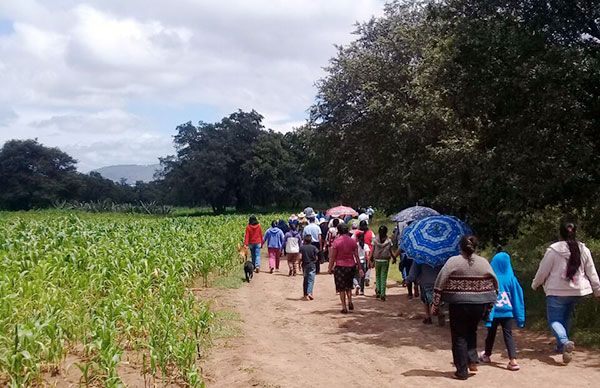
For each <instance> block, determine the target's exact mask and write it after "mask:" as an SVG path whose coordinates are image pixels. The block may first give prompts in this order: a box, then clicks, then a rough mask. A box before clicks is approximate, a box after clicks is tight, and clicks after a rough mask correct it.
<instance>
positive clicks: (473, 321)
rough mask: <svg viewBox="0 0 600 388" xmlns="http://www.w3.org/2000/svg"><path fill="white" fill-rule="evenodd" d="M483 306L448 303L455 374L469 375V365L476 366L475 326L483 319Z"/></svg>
mask: <svg viewBox="0 0 600 388" xmlns="http://www.w3.org/2000/svg"><path fill="white" fill-rule="evenodd" d="M484 311H485V305H483V304H457V303H450V305H449V312H450V314H449V315H450V333H451V335H452V358H453V359H454V366H455V367H456V374H457V375H459V376H461V377H466V376H468V375H469V371H468V366H469V364H476V363H477V361H478V357H477V324H478V323H479V321H481V319H482V318H483V313H484Z"/></svg>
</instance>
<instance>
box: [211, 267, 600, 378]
mask: <svg viewBox="0 0 600 388" xmlns="http://www.w3.org/2000/svg"><path fill="white" fill-rule="evenodd" d="M263 263H264V262H263ZM281 264H282V265H281V272H279V273H277V272H275V273H274V274H272V275H271V274H268V273H263V272H261V273H260V274H257V275H256V276H255V277H254V280H253V281H252V283H250V284H249V285H244V286H242V287H241V288H240V289H237V290H229V291H227V292H225V294H223V295H222V296H221V297H220V299H219V300H218V301H217V302H218V304H220V305H222V306H226V307H228V308H232V309H235V310H236V311H237V312H239V314H240V316H241V319H242V322H241V323H240V325H241V331H242V335H241V336H240V337H236V338H230V339H227V340H224V341H221V343H218V344H217V346H215V348H214V350H213V351H212V354H211V356H210V359H209V360H208V361H207V363H206V365H204V372H205V375H206V379H207V384H208V386H209V387H250V386H257V387H303V388H304V387H325V386H326V387H329V388H331V387H351V386H361V385H366V384H369V386H373V387H392V386H395V387H398V386H409V385H410V386H415V387H422V386H430V387H431V386H435V387H437V386H444V387H447V386H461V387H465V386H469V387H470V386H479V387H481V386H486V387H508V386H517V387H524V386H529V387H534V385H535V384H542V386H543V385H546V383H548V382H552V383H553V385H555V386H561V385H562V386H567V387H572V386H577V387H592V386H595V387H597V386H598V384H599V383H598V382H599V381H600V354H598V353H595V352H589V351H577V352H576V353H575V357H574V361H573V362H572V363H571V364H570V365H568V366H563V365H562V364H561V363H560V356H555V355H551V354H550V353H549V350H550V349H551V345H550V338H548V337H546V336H540V335H537V334H534V333H532V332H528V331H523V330H519V331H516V332H515V333H514V335H515V338H516V341H517V346H518V349H519V357H520V365H521V368H522V370H521V371H519V372H510V371H507V370H506V369H505V366H506V363H507V362H508V360H507V359H506V357H505V356H504V353H505V352H506V351H505V347H504V343H503V341H502V335H501V332H500V331H499V333H498V338H497V341H496V346H495V349H494V354H493V356H492V361H495V362H496V363H493V364H492V365H484V366H480V367H479V372H478V373H477V374H476V375H475V376H473V377H472V378H470V379H469V380H468V381H466V382H462V381H456V380H453V379H452V378H451V376H452V373H453V371H454V369H453V366H452V364H451V360H452V355H451V352H450V333H449V329H448V328H447V327H444V328H440V327H437V326H427V327H425V326H424V325H423V324H422V323H421V319H422V318H421V315H420V313H421V304H420V301H418V300H417V299H414V300H408V298H407V295H406V289H405V288H402V287H399V286H398V285H393V284H391V283H389V284H388V299H387V301H386V302H381V301H379V300H377V299H375V298H374V296H373V294H374V291H373V287H372V286H371V287H370V288H368V289H367V290H366V294H367V296H362V297H358V298H356V300H355V306H356V311H355V312H353V313H351V314H348V315H342V314H340V312H339V310H340V304H339V299H338V296H337V295H336V294H335V291H334V285H333V277H332V276H330V275H326V274H321V275H317V279H316V285H315V300H314V301H302V300H300V297H301V296H302V277H301V276H297V277H292V278H289V277H287V263H286V262H285V261H282V263H281ZM263 269H264V268H263ZM483 336H484V330H480V331H479V344H480V347H481V344H482V341H483V338H482V337H483Z"/></svg>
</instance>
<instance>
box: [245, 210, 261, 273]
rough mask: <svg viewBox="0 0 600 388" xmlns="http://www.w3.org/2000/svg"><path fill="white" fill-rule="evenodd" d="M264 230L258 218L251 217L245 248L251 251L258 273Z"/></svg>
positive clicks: (247, 227)
mask: <svg viewBox="0 0 600 388" xmlns="http://www.w3.org/2000/svg"><path fill="white" fill-rule="evenodd" d="M262 237H263V236H262V229H261V228H260V224H259V223H258V220H257V219H256V216H250V219H249V220H248V225H247V226H246V234H245V236H244V246H246V248H248V249H250V255H251V256H252V264H254V268H255V270H256V272H257V273H258V272H260V244H262Z"/></svg>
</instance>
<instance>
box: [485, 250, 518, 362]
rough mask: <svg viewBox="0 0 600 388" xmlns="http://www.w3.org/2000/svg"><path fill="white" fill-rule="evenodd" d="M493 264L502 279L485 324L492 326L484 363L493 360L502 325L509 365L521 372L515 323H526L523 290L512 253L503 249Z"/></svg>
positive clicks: (487, 340) (497, 254)
mask: <svg viewBox="0 0 600 388" xmlns="http://www.w3.org/2000/svg"><path fill="white" fill-rule="evenodd" d="M490 264H491V266H492V269H493V270H494V273H495V274H496V278H497V279H498V298H497V300H496V304H495V305H494V308H493V309H492V311H491V312H490V315H489V317H488V320H487V322H486V324H485V325H486V327H487V328H488V332H487V337H486V339H485V351H484V352H483V353H482V354H481V355H480V356H479V360H480V361H481V362H484V363H490V362H492V361H491V356H492V349H493V348H494V341H495V340H496V332H497V331H498V326H502V334H503V336H504V344H505V345H506V350H507V351H508V358H509V360H510V361H509V362H508V365H507V366H506V368H507V369H508V370H511V371H517V370H519V369H520V367H519V364H518V363H517V350H516V346H515V341H514V339H513V336H512V326H513V323H514V321H515V320H516V321H517V325H518V326H519V327H524V326H525V301H524V299H523V289H522V288H521V285H520V284H519V280H517V277H516V276H515V273H514V271H513V268H512V265H511V263H510V256H509V254H508V253H506V252H502V250H501V249H499V250H498V253H496V255H495V256H494V257H493V258H492V262H491V263H490Z"/></svg>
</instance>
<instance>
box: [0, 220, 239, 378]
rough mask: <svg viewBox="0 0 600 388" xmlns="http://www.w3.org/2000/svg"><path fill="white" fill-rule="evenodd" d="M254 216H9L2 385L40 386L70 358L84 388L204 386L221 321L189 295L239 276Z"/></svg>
mask: <svg viewBox="0 0 600 388" xmlns="http://www.w3.org/2000/svg"><path fill="white" fill-rule="evenodd" d="M244 223H245V217H242V216H218V217H199V218H157V217H144V216H133V215H102V214H98V215H90V214H85V213H80V214H66V213H59V214H56V213H0V295H1V296H2V297H1V298H0V384H1V385H10V386H12V387H22V386H30V385H36V384H40V383H41V382H42V381H43V380H42V379H43V376H44V375H46V374H50V375H52V374H57V373H60V365H61V363H62V362H63V361H64V359H65V357H66V356H67V355H68V354H71V355H73V354H75V355H76V356H77V357H78V359H79V360H80V362H78V363H77V367H78V368H79V369H80V371H81V381H80V383H81V384H83V385H92V386H107V387H113V386H120V385H122V381H121V379H120V377H119V375H118V370H117V369H118V366H119V364H120V363H121V362H122V358H123V357H124V354H127V356H128V359H129V358H130V356H131V357H133V358H134V359H135V360H137V361H136V362H137V363H138V364H139V365H140V369H141V371H142V372H141V373H143V374H144V381H150V382H153V383H156V384H165V383H181V384H185V385H187V386H202V379H201V376H200V372H199V370H198V367H197V360H198V358H199V357H201V356H202V355H203V349H205V348H206V345H207V341H209V338H210V337H209V331H210V327H211V320H212V319H213V313H212V312H211V311H210V309H209V307H208V305H207V304H206V303H203V302H199V301H198V300H197V299H196V298H195V297H194V296H193V295H192V294H191V293H190V292H187V291H186V287H187V286H189V285H190V284H191V283H192V281H193V280H194V279H196V278H203V279H204V282H205V283H206V282H207V281H208V279H209V275H210V274H211V273H215V272H223V271H229V270H230V269H231V268H233V267H234V266H237V264H238V259H237V257H236V251H235V248H236V245H237V244H238V243H239V242H240V241H241V240H240V239H241V236H242V234H243V227H244Z"/></svg>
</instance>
